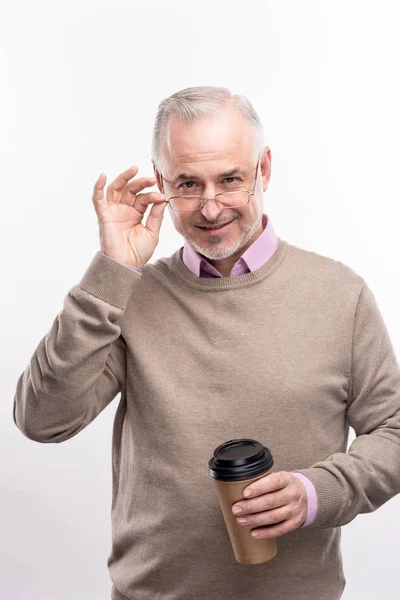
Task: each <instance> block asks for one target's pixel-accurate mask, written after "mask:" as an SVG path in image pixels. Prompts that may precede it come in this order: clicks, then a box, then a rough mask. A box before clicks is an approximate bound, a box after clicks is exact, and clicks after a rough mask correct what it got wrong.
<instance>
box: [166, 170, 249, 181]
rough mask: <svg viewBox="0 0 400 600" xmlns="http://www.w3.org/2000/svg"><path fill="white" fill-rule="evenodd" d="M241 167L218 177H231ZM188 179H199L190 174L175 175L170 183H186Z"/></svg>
mask: <svg viewBox="0 0 400 600" xmlns="http://www.w3.org/2000/svg"><path fill="white" fill-rule="evenodd" d="M241 170H242V169H241V167H235V168H233V169H230V170H229V171H225V172H224V173H220V174H219V177H231V176H232V175H236V173H238V172H239V171H241ZM190 179H199V177H198V176H197V175H191V174H190V173H183V172H182V173H179V172H178V173H177V174H176V176H175V177H174V179H172V180H171V182H172V183H178V182H179V181H187V180H190Z"/></svg>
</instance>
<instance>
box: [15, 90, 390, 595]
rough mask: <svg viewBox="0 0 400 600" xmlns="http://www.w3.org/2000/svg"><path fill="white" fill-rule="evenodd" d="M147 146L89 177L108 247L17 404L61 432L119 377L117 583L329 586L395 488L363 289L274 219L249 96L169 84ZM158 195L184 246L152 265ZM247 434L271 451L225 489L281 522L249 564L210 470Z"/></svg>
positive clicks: (373, 312)
mask: <svg viewBox="0 0 400 600" xmlns="http://www.w3.org/2000/svg"><path fill="white" fill-rule="evenodd" d="M152 152H153V164H154V173H155V178H147V177H142V178H137V179H134V177H135V175H136V173H137V168H136V167H133V168H131V169H128V170H127V171H125V172H123V173H122V174H121V175H120V176H119V177H117V178H116V179H115V181H114V182H112V183H111V184H110V185H109V186H108V188H107V193H106V196H104V186H105V181H106V179H105V176H104V175H103V174H102V175H101V176H100V177H99V179H98V181H97V182H96V184H95V186H94V193H93V203H94V207H95V210H96V214H97V216H98V221H99V227H100V241H101V251H98V252H97V253H96V255H95V256H94V258H93V260H92V262H91V264H90V265H89V267H88V269H87V270H86V272H85V274H84V275H83V277H82V279H81V281H80V282H79V284H77V285H75V286H74V287H73V288H72V289H71V290H70V291H69V293H68V294H67V296H66V298H65V301H64V308H63V310H62V311H61V312H60V313H59V314H58V316H57V317H56V319H55V321H54V323H53V325H52V327H51V329H50V331H49V332H48V333H47V335H46V336H45V337H44V338H43V339H42V340H41V342H40V343H39V345H38V347H37V349H36V351H35V353H34V354H33V356H32V358H31V361H30V364H29V365H28V367H27V368H26V370H25V372H24V373H23V374H22V375H21V376H20V378H19V381H18V384H17V390H16V395H15V402H14V420H15V423H16V425H17V426H18V427H19V428H20V430H21V431H22V432H23V433H24V435H26V436H27V437H29V438H30V439H33V440H37V441H39V442H44V443H51V442H56V443H58V442H62V441H65V440H67V439H70V438H71V437H73V436H74V435H76V434H77V433H79V432H80V431H82V429H84V428H85V427H86V426H87V425H89V423H91V421H93V419H95V417H96V416H97V415H98V414H99V413H100V412H101V411H102V410H103V409H104V408H105V407H106V406H107V405H108V404H109V403H110V402H111V401H112V400H113V398H115V396H116V395H117V393H118V392H121V399H120V402H119V405H118V408H117V411H116V415H115V421H114V428H113V445H112V450H113V496H112V534H113V546H112V552H111V554H110V557H109V559H108V567H109V569H110V575H111V579H112V581H113V589H112V598H113V599H114V600H117V599H118V600H126V599H131V600H139V599H140V600H150V599H151V600H154V598H160V600H161V599H163V598H165V599H167V598H168V599H170V600H183V599H184V600H188V599H189V598H193V599H194V600H200V599H203V598H204V599H205V598H207V600H226V599H227V598H229V600H243V598H244V597H248V598H251V600H266V599H269V598H271V599H272V598H273V599H274V600H283V599H285V600H288V598H290V599H296V600H310V599H318V600H334V599H337V598H340V597H341V595H342V592H343V589H344V587H345V582H346V580H345V577H344V573H343V568H342V557H341V552H340V533H341V529H340V528H341V526H343V525H345V524H346V523H349V522H350V521H351V520H353V519H354V518H355V517H356V516H357V515H358V514H360V513H367V512H372V511H374V510H376V509H377V508H378V507H379V506H381V505H382V504H383V503H385V502H386V501H387V500H389V499H390V498H392V497H393V496H394V495H396V494H397V493H398V492H399V491H400V372H399V367H398V363H397V360H396V357H395V354H394V351H393V347H392V344H391V341H390V338H389V334H388V332H387V330H386V327H385V323H384V321H383V318H382V316H381V314H380V312H379V309H378V307H377V304H376V301H375V299H374V296H373V294H372V292H371V291H370V289H369V288H368V286H367V284H366V282H365V281H364V280H363V279H362V278H361V277H360V276H359V275H357V274H356V273H355V272H354V271H353V270H352V269H350V268H349V267H347V266H346V265H344V264H343V263H341V262H338V261H335V260H333V259H331V258H328V257H325V256H321V255H318V254H316V253H314V252H309V251H306V250H303V249H301V248H298V247H295V246H293V245H291V244H290V243H288V242H286V241H284V240H281V239H280V238H279V237H278V236H277V235H276V233H275V231H274V229H273V226H272V223H271V220H270V219H269V217H268V216H267V215H266V214H265V213H263V192H265V191H266V190H267V188H268V183H269V179H270V175H271V151H270V149H269V148H268V146H264V142H263V130H262V125H261V123H260V121H259V119H258V116H257V114H256V113H255V111H254V109H253V107H252V106H251V104H250V103H249V102H248V101H247V100H246V99H245V98H243V97H242V96H234V95H232V94H231V93H230V92H229V91H228V90H226V89H225V88H211V87H200V88H189V89H187V90H182V91H180V92H177V93H176V94H173V95H172V96H171V97H169V98H167V99H165V100H164V101H163V102H162V103H161V104H160V106H159V111H158V114H157V118H156V123H155V127H154V134H153V147H152ZM156 182H157V186H158V189H159V190H160V193H159V192H154V191H150V192H148V191H147V192H144V190H145V189H146V188H148V187H151V186H152V185H154V183H156ZM149 205H152V206H151V209H150V211H149V213H148V216H147V219H146V223H145V224H144V222H143V217H144V214H145V212H146V209H147V208H148V206H149ZM167 205H168V206H169V210H170V215H171V217H172V219H173V223H174V225H175V228H176V230H177V231H178V232H179V233H180V234H181V235H182V236H183V237H184V238H185V242H184V246H183V247H182V248H180V249H179V250H177V251H176V252H175V253H174V254H173V255H172V256H170V257H168V258H162V259H160V260H158V261H156V262H155V263H154V264H150V263H149V260H150V258H151V256H152V255H153V252H154V249H155V248H156V246H157V243H158V240H159V232H160V228H161V225H162V220H163V215H164V211H165V208H166V206H167ZM349 425H350V426H352V427H353V428H354V430H355V432H356V435H357V437H356V439H355V440H354V441H353V443H352V444H351V446H350V448H349V451H348V452H346V448H347V440H348V429H349ZM245 437H248V438H253V439H257V440H259V441H260V442H261V443H263V444H264V445H266V446H267V447H268V448H269V449H270V450H271V452H272V454H273V456H274V460H275V464H274V472H273V473H272V474H270V475H268V476H266V477H263V478H261V479H259V480H258V481H256V482H254V483H253V484H251V485H249V486H246V487H245V488H244V492H245V491H246V490H251V491H252V497H250V498H246V497H245V494H244V496H243V500H241V501H240V502H237V503H235V504H234V505H233V507H232V510H233V511H234V509H235V508H239V507H240V508H241V509H242V511H241V513H240V518H247V522H245V523H244V524H243V525H242V524H239V521H238V527H239V526H243V527H248V528H249V530H252V533H256V532H257V533H258V534H259V539H263V538H267V537H275V538H277V544H278V554H277V555H276V557H274V559H273V560H270V561H268V562H267V563H262V564H259V565H252V566H248V565H242V564H240V563H238V562H237V561H236V560H235V557H234V555H233V551H232V547H231V543H230V540H229V537H228V534H227V529H226V526H225V523H224V519H223V516H222V513H221V509H220V507H219V504H218V500H217V497H216V493H215V488H214V485H213V481H212V479H211V478H210V477H209V473H208V460H209V459H210V457H211V456H212V453H213V450H214V448H216V447H217V446H218V445H220V444H222V443H223V442H226V441H228V440H230V439H235V438H245Z"/></svg>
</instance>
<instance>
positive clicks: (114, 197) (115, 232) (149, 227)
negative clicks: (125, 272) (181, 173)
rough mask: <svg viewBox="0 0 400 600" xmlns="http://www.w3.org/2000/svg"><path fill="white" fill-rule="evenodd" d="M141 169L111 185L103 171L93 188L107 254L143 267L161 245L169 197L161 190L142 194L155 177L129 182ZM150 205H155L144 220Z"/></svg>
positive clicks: (101, 235) (94, 201)
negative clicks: (159, 243) (161, 230)
mask: <svg viewBox="0 0 400 600" xmlns="http://www.w3.org/2000/svg"><path fill="white" fill-rule="evenodd" d="M137 172H138V168H137V167H136V166H133V167H131V168H130V169H128V170H127V171H124V172H123V173H121V174H120V175H119V176H118V177H117V178H116V179H114V181H113V182H112V183H111V184H110V185H109V186H108V188H107V193H106V198H105V197H104V186H105V183H106V176H105V174H104V173H101V175H100V177H99V178H98V180H97V181H96V183H95V185H94V189H93V196H92V200H93V204H94V208H95V211H96V214H97V218H98V222H99V228H100V245H101V249H102V250H103V252H104V254H106V256H109V257H110V258H113V259H114V260H116V261H118V262H123V263H125V264H128V265H131V266H132V267H137V268H139V269H141V268H143V267H144V265H145V264H146V263H147V261H148V260H150V258H151V256H152V255H153V252H154V250H155V248H156V246H157V244H158V239H159V231H160V227H161V223H162V220H163V217H164V210H165V207H166V206H167V204H168V202H167V198H166V196H165V195H164V194H160V193H158V192H147V193H143V194H140V193H139V192H141V191H142V190H144V189H145V188H147V187H151V186H153V185H154V184H155V182H156V178H155V177H140V178H138V179H135V180H134V181H130V180H131V179H132V178H133V177H134V176H135V175H136V174H137ZM149 204H153V206H152V207H151V210H150V213H149V214H148V216H147V219H146V225H144V224H143V223H142V220H143V216H144V213H145V212H146V209H147V207H148V206H149Z"/></svg>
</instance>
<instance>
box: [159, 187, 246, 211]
mask: <svg viewBox="0 0 400 600" xmlns="http://www.w3.org/2000/svg"><path fill="white" fill-rule="evenodd" d="M217 200H218V203H219V204H221V206H226V207H231V206H243V205H244V204H247V203H248V201H249V194H248V192H244V191H241V190H237V191H236V192H229V193H225V194H218V195H217ZM169 203H170V206H171V208H172V209H173V210H179V211H189V210H197V209H198V208H200V206H201V196H175V197H174V198H170V200H169Z"/></svg>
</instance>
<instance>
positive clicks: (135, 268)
mask: <svg viewBox="0 0 400 600" xmlns="http://www.w3.org/2000/svg"><path fill="white" fill-rule="evenodd" d="M100 252H103V250H100ZM103 254H104V256H107V254H106V253H105V252H103ZM108 258H111V257H110V256H109V257H108ZM111 260H114V259H111ZM116 262H118V263H119V264H120V265H124V267H128V269H132V270H133V271H137V272H138V273H141V272H142V269H139V268H138V267H132V265H128V264H127V263H124V262H121V261H120V260H117V261H116Z"/></svg>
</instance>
